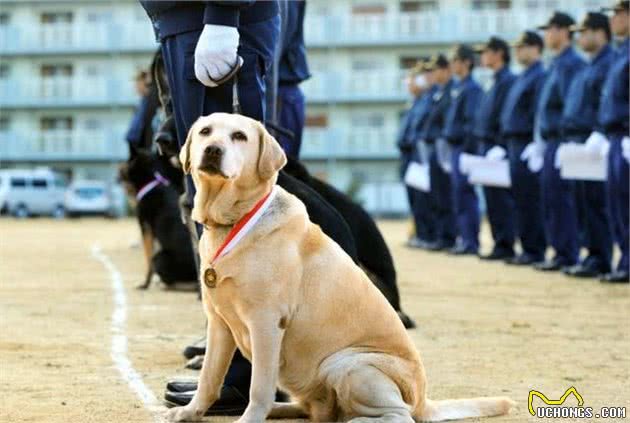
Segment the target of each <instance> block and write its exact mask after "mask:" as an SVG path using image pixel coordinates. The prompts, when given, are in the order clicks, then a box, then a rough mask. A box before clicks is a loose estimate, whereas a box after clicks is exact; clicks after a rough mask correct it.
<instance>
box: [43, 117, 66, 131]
mask: <svg viewBox="0 0 630 423" xmlns="http://www.w3.org/2000/svg"><path fill="white" fill-rule="evenodd" d="M73 126H74V122H73V120H72V117H43V118H41V119H40V128H41V129H42V131H54V130H70V129H72V127H73Z"/></svg>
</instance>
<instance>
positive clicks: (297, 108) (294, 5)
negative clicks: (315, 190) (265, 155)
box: [277, 0, 311, 159]
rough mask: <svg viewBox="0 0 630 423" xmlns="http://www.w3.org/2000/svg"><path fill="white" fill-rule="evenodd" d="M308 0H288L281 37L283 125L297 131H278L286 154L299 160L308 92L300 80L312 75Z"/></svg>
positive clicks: (280, 121)
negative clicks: (306, 22) (306, 24)
mask: <svg viewBox="0 0 630 423" xmlns="http://www.w3.org/2000/svg"><path fill="white" fill-rule="evenodd" d="M305 11H306V2H305V1H299V0H290V1H287V2H286V13H285V14H284V15H283V19H284V22H282V34H281V40H280V49H281V50H280V64H279V72H278V73H279V75H278V100H277V104H278V116H279V123H280V126H281V127H283V128H285V129H288V130H289V131H291V132H293V138H292V139H290V138H288V137H286V136H285V135H282V134H278V141H279V142H280V145H282V148H283V149H284V151H285V153H286V154H287V155H289V156H292V157H294V158H296V159H298V158H299V157H300V148H301V146H302V131H303V129H304V109H305V101H304V94H303V93H302V90H301V89H300V85H299V84H300V83H301V82H302V81H305V80H306V79H308V78H309V77H310V76H311V75H310V73H309V70H308V64H307V62H306V48H305V47H304V30H303V24H304V14H305Z"/></svg>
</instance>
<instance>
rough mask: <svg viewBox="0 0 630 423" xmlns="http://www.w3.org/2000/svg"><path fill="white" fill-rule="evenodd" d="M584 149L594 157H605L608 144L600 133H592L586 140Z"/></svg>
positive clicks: (608, 148) (608, 147)
mask: <svg viewBox="0 0 630 423" xmlns="http://www.w3.org/2000/svg"><path fill="white" fill-rule="evenodd" d="M584 148H586V150H587V151H588V152H589V154H591V155H593V156H594V157H606V155H607V154H608V151H609V150H610V142H609V141H608V139H606V137H605V136H604V135H603V134H601V133H600V132H596V131H594V132H592V133H591V135H590V136H589V137H588V138H587V139H586V142H585V143H584Z"/></svg>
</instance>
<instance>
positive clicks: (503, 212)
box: [473, 37, 515, 260]
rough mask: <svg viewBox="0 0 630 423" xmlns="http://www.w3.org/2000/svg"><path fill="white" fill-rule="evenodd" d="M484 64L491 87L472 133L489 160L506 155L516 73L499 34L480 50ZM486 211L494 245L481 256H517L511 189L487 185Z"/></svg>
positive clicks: (485, 192) (480, 106) (479, 148)
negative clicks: (507, 109) (508, 105)
mask: <svg viewBox="0 0 630 423" xmlns="http://www.w3.org/2000/svg"><path fill="white" fill-rule="evenodd" d="M477 51H478V52H480V53H481V64H482V66H484V67H485V68H488V69H490V70H492V72H493V78H492V86H491V87H490V89H489V90H488V91H487V92H486V93H485V94H484V95H483V97H482V99H481V102H480V104H479V107H478V109H477V114H476V116H475V124H474V126H473V135H474V137H475V139H476V141H477V142H478V143H479V146H478V151H479V154H481V155H482V156H486V158H488V159H490V160H503V159H505V158H507V150H506V144H505V140H504V139H503V138H502V135H501V131H500V117H501V111H502V110H503V105H504V103H505V98H506V97H507V93H508V91H509V89H510V87H511V86H512V84H513V83H514V79H515V76H514V74H513V73H512V72H511V71H510V46H508V43H507V42H505V40H503V39H501V38H499V37H491V38H490V40H489V41H488V42H487V43H486V44H484V45H482V46H480V47H479V48H478V49H477ZM483 193H484V197H485V199H486V213H487V216H488V222H489V223H490V230H491V232H492V238H493V239H494V247H493V248H492V251H491V252H490V254H488V255H485V256H480V257H481V258H482V259H484V260H508V259H512V258H513V257H514V237H515V228H514V199H513V198H512V192H511V190H510V189H508V188H500V187H492V186H484V187H483Z"/></svg>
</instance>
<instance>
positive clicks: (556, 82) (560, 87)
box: [536, 47, 585, 266]
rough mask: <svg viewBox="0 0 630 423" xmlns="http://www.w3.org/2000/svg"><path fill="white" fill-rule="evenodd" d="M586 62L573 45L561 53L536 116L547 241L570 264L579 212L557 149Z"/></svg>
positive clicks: (559, 259)
mask: <svg viewBox="0 0 630 423" xmlns="http://www.w3.org/2000/svg"><path fill="white" fill-rule="evenodd" d="M584 65H585V62H584V60H582V59H581V58H580V57H579V56H578V54H577V53H576V52H575V50H574V49H573V47H567V48H566V49H565V50H563V51H562V52H561V53H560V54H558V55H557V56H556V57H555V58H554V59H553V61H552V62H551V66H550V67H549V74H548V76H547V79H546V80H545V83H544V84H543V86H542V89H541V92H540V99H539V103H538V108H537V113H536V118H537V119H538V126H539V128H540V133H541V135H542V137H543V138H544V139H545V141H546V144H547V148H546V150H545V157H544V165H543V168H542V171H541V189H542V204H543V216H544V222H545V234H546V236H547V242H548V243H549V244H550V245H551V246H553V248H554V250H555V251H556V257H555V258H556V259H557V262H558V264H560V265H562V266H571V265H574V264H575V263H576V262H577V259H578V241H577V231H578V225H577V214H576V205H575V183H574V182H573V181H569V180H566V179H561V178H560V171H559V170H558V169H556V166H555V157H556V151H557V150H558V147H559V145H560V143H561V142H562V141H564V140H565V138H564V134H563V132H562V128H563V126H562V112H563V110H564V106H565V100H566V99H567V94H568V92H569V85H570V84H571V81H572V80H573V77H574V76H575V75H576V74H577V73H578V72H579V71H580V70H581V69H582V68H583V67H584Z"/></svg>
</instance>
